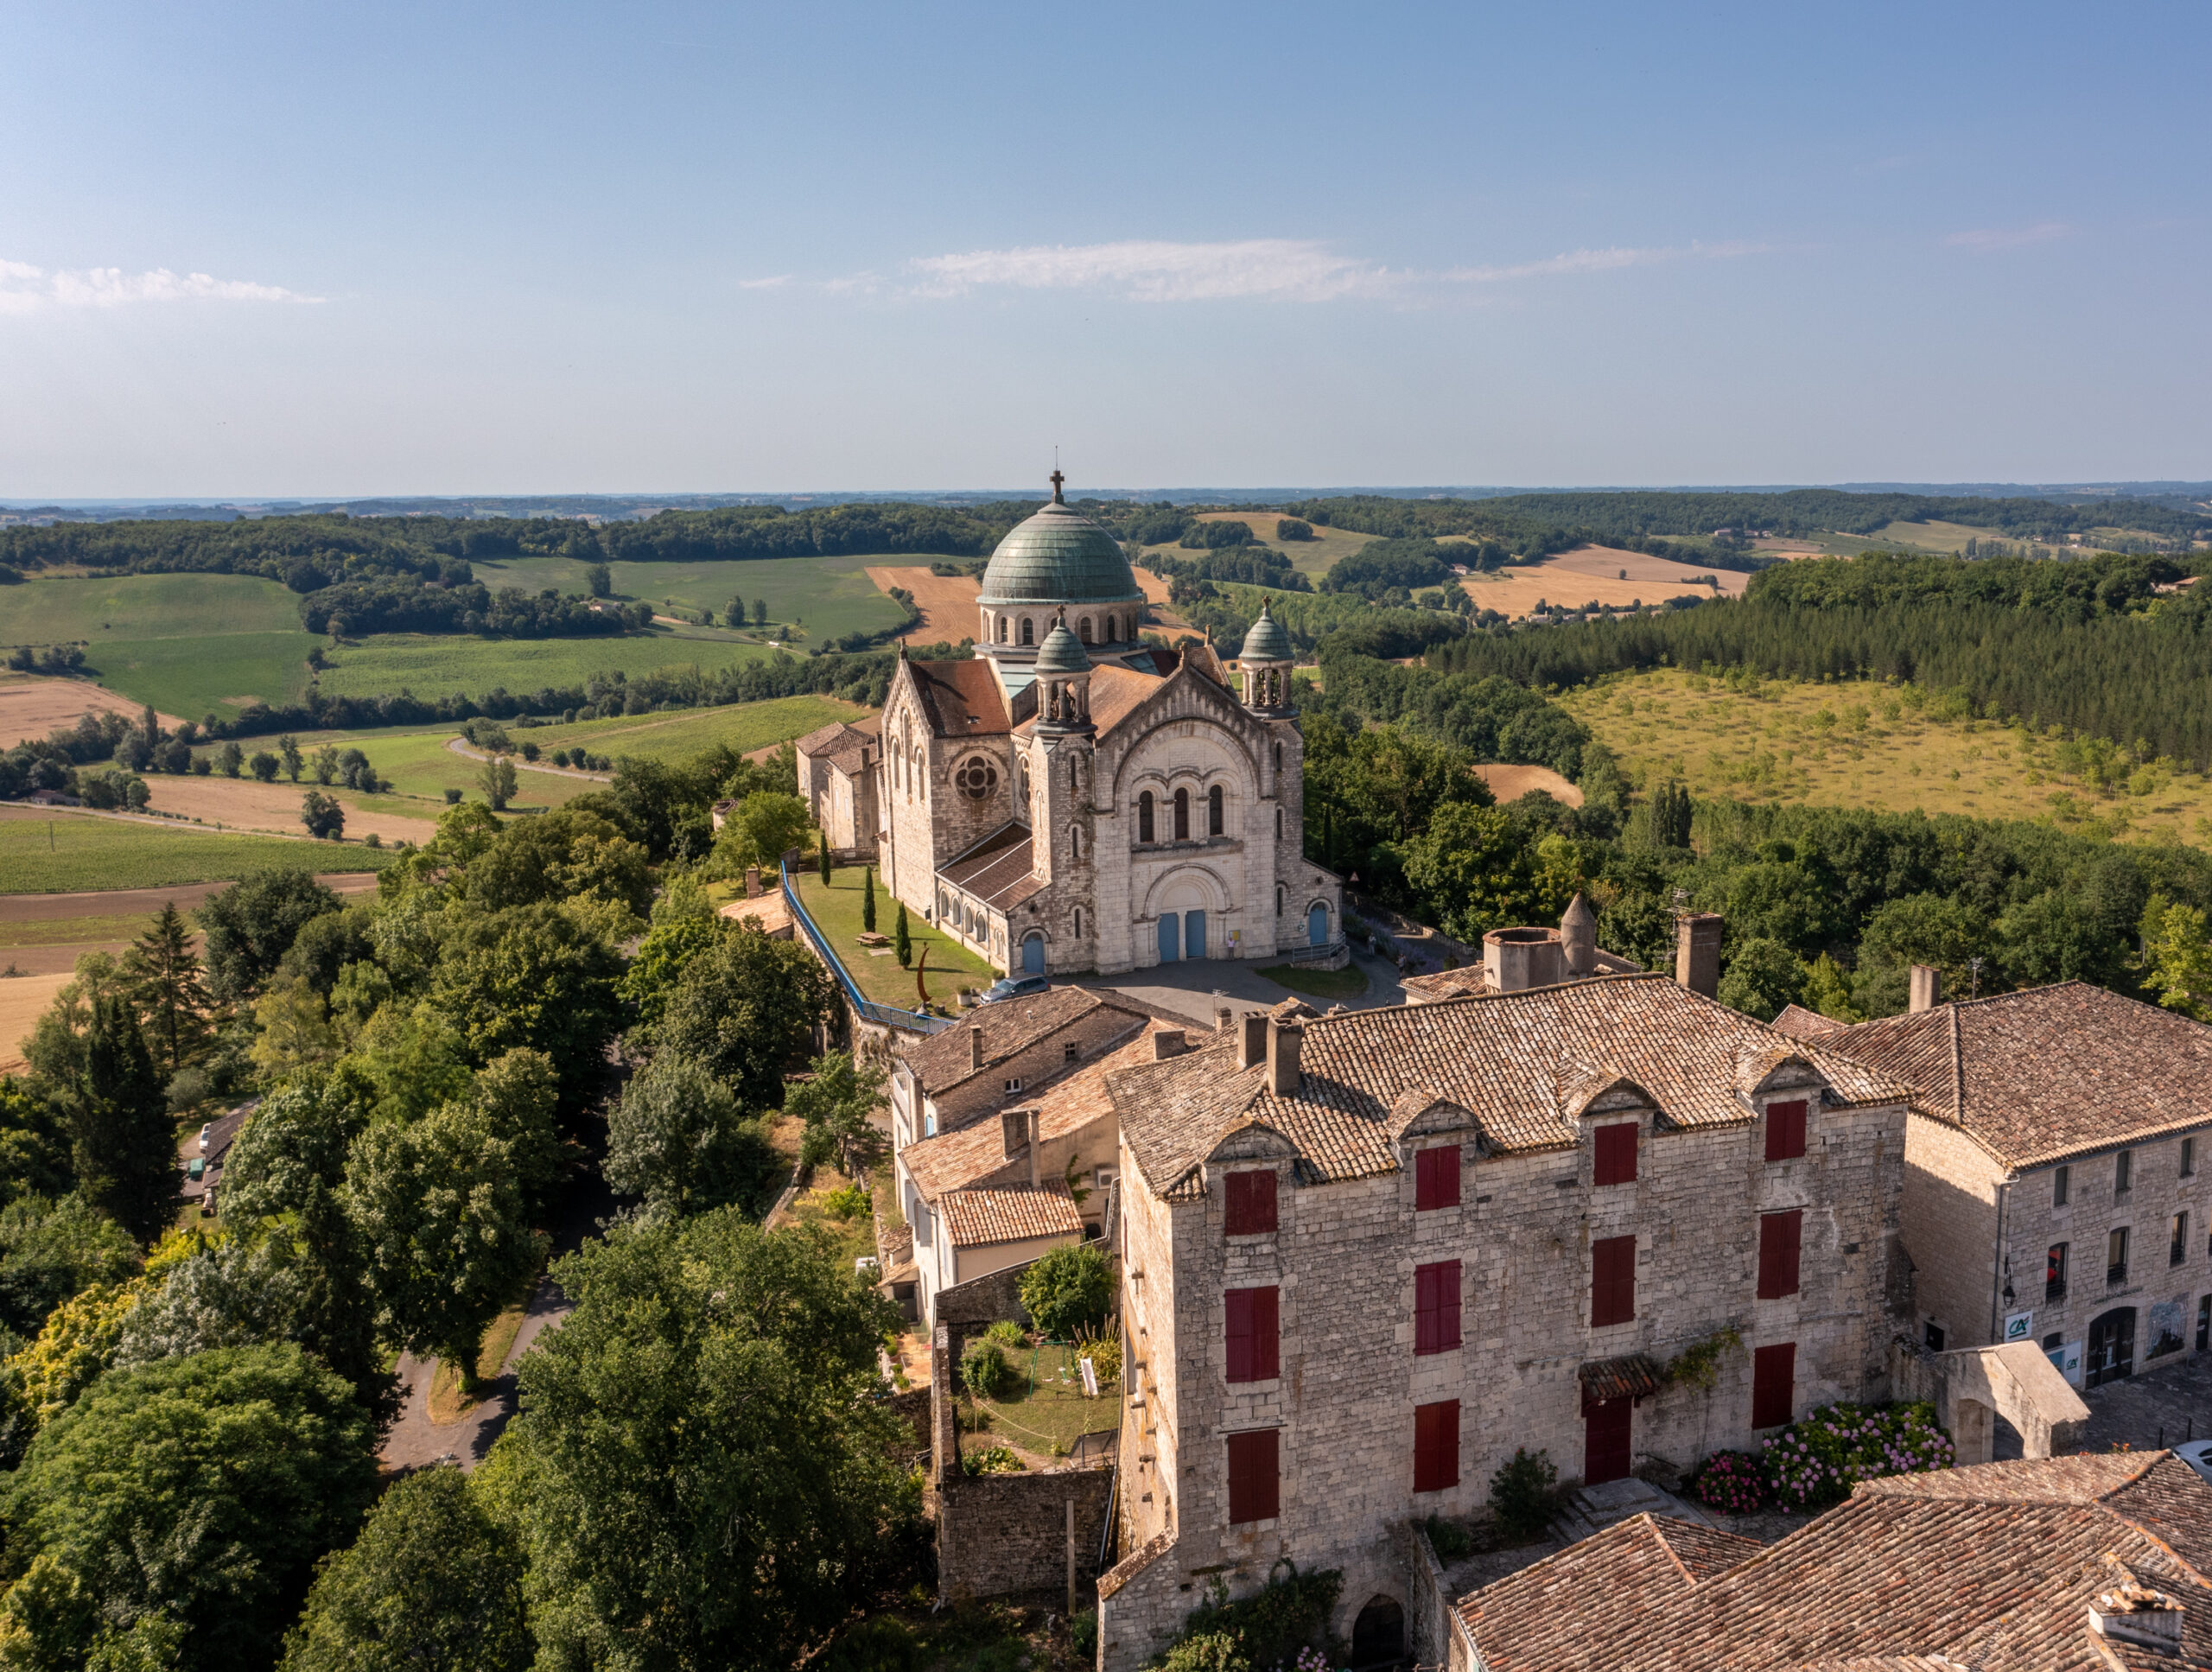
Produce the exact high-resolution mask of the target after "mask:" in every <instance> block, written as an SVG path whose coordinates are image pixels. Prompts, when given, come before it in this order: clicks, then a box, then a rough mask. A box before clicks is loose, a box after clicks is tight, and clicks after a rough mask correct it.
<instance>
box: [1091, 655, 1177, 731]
mask: <svg viewBox="0 0 2212 1672" xmlns="http://www.w3.org/2000/svg"><path fill="white" fill-rule="evenodd" d="M1159 689H1160V677H1159V676H1158V675H1157V674H1149V673H1139V672H1136V671H1135V670H1133V669H1129V668H1117V667H1111V666H1109V667H1103V668H1099V669H1097V670H1096V671H1093V672H1092V674H1091V676H1090V723H1091V724H1092V725H1094V726H1096V727H1097V728H1098V735H1099V736H1101V737H1103V736H1105V735H1106V734H1107V733H1109V732H1110V731H1112V730H1113V729H1114V728H1115V727H1116V726H1118V725H1120V724H1121V723H1122V722H1123V721H1124V720H1126V719H1128V717H1129V715H1131V714H1132V713H1134V712H1135V709H1136V707H1137V704H1139V703H1140V702H1143V701H1144V700H1145V698H1147V696H1151V695H1152V694H1153V693H1154V692H1155V691H1157V690H1159Z"/></svg>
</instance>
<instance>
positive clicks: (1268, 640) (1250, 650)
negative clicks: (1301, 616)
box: [1236, 603, 1291, 662]
mask: <svg viewBox="0 0 2212 1672" xmlns="http://www.w3.org/2000/svg"><path fill="white" fill-rule="evenodd" d="M1236 659H1237V660H1238V661H1240V662H1287V661H1289V660H1290V659H1291V650H1290V635H1289V634H1288V633H1285V632H1284V631H1283V630H1282V623H1281V622H1280V621H1278V620H1275V618H1274V616H1272V615H1270V614H1268V607H1267V605H1266V604H1264V603H1262V605H1261V606H1260V619H1259V620H1256V621H1255V622H1253V623H1252V631H1251V632H1249V633H1246V634H1245V635H1244V648H1243V650H1241V651H1239V652H1236Z"/></svg>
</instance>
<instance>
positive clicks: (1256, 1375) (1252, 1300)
mask: <svg viewBox="0 0 2212 1672" xmlns="http://www.w3.org/2000/svg"><path fill="white" fill-rule="evenodd" d="M1224 1298H1225V1299H1226V1300H1227V1301H1228V1303H1229V1304H1228V1308H1227V1310H1228V1314H1229V1379H1230V1381H1231V1382H1265V1381H1268V1379H1269V1378H1270V1377H1272V1376H1275V1375H1276V1374H1277V1373H1278V1371H1279V1370H1280V1368H1281V1357H1280V1351H1279V1344H1280V1342H1281V1333H1282V1332H1281V1325H1280V1321H1279V1320H1280V1319H1281V1310H1280V1300H1281V1297H1280V1293H1279V1291H1277V1290H1276V1289H1274V1288H1273V1287H1268V1288H1263V1289H1230V1290H1229V1291H1228V1292H1227V1294H1226V1295H1225V1297H1224Z"/></svg>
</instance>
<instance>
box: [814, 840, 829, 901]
mask: <svg viewBox="0 0 2212 1672" xmlns="http://www.w3.org/2000/svg"><path fill="white" fill-rule="evenodd" d="M814 842H815V852H816V855H817V859H818V860H819V861H820V863H821V867H822V886H823V887H824V888H827V887H829V832H828V831H826V830H817V831H816V832H815V833H814Z"/></svg>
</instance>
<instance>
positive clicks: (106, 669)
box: [86, 630, 322, 720]
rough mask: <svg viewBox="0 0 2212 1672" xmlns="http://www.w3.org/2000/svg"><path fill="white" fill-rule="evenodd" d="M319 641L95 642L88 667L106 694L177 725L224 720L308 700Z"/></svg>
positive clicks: (261, 636) (305, 636)
mask: <svg viewBox="0 0 2212 1672" xmlns="http://www.w3.org/2000/svg"><path fill="white" fill-rule="evenodd" d="M321 643H322V640H321V639H319V638H317V637H316V636H315V634H314V633H302V632H300V631H297V630H295V631H293V632H290V633H225V634H220V635H217V636H214V637H211V638H206V639H196V638H195V639H96V640H94V641H93V644H92V648H91V649H90V650H89V651H87V652H86V664H87V665H88V666H89V667H90V668H91V669H92V671H94V672H95V673H97V674H98V675H99V682H100V683H102V684H103V685H105V686H106V687H107V688H108V689H109V690H118V691H121V692H122V693H123V694H124V696H128V697H131V698H133V699H134V700H136V701H137V702H151V703H152V704H153V705H154V706H155V707H156V709H160V710H161V711H162V713H163V714H173V715H176V716H177V718H179V719H180V720H200V719H204V718H206V716H207V715H211V714H212V715H218V716H229V715H235V714H237V713H238V710H239V709H242V708H244V707H245V702H243V701H242V700H241V699H243V698H247V697H258V698H260V700H261V701H263V702H266V703H268V704H269V705H270V707H272V708H276V707H280V706H282V705H283V704H284V703H286V702H297V701H298V700H299V699H300V698H301V697H302V696H305V695H307V689H308V652H309V651H311V650H313V649H314V648H315V646H316V645H319V644H321Z"/></svg>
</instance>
